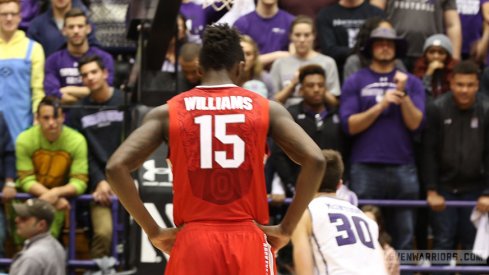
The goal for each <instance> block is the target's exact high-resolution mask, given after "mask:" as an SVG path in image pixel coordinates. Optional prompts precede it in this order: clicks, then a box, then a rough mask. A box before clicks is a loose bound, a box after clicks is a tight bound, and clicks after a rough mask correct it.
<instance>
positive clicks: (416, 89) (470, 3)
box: [0, 0, 489, 274]
mask: <svg viewBox="0 0 489 275" xmlns="http://www.w3.org/2000/svg"><path fill="white" fill-rule="evenodd" d="M220 5H224V4H223V2H219V1H216V3H214V5H210V6H207V5H204V3H203V1H199V0H195V1H192V0H183V1H182V4H181V7H180V13H179V15H178V17H177V24H176V26H177V30H176V31H175V32H174V33H175V36H174V38H173V39H172V40H171V42H170V45H169V47H168V49H167V52H166V54H165V55H164V56H165V60H164V63H163V64H162V67H161V70H162V72H165V73H168V74H170V75H172V76H173V75H175V73H176V75H177V77H174V78H170V79H172V80H173V81H175V82H176V83H177V84H176V85H168V84H165V86H168V87H177V88H178V91H176V92H182V91H185V90H188V89H190V88H192V87H195V86H197V85H198V84H199V83H200V74H199V71H198V64H199V63H198V58H199V56H198V52H199V51H200V43H201V35H202V32H203V29H204V28H205V25H206V24H210V23H214V22H224V23H228V24H231V25H233V26H235V27H236V28H237V29H238V30H239V31H240V32H241V34H242V38H241V46H242V48H243V52H244V61H245V64H244V74H243V77H242V79H241V83H237V84H239V85H241V86H243V87H245V88H247V89H249V90H251V91H254V92H256V93H259V94H261V95H262V96H264V97H266V98H268V99H270V100H275V101H277V102H280V103H281V104H283V105H284V106H285V107H286V108H287V109H288V110H289V112H290V114H291V115H292V117H293V118H294V120H295V121H296V122H297V123H298V124H299V125H300V126H301V127H302V128H303V129H304V130H305V131H306V132H307V133H308V134H309V135H310V136H311V137H312V138H313V140H314V141H315V142H316V143H317V144H318V145H319V147H320V148H321V149H335V150H338V151H339V152H341V154H342V156H343V159H344V160H345V165H346V172H345V176H344V183H345V185H346V186H347V187H348V188H350V189H351V190H352V191H353V192H354V193H355V194H356V196H358V198H360V199H400V200H402V199H406V200H414V199H426V200H427V202H428V204H429V206H430V208H431V209H424V208H422V209H420V210H419V211H417V213H416V211H415V210H413V209H410V208H395V209H383V212H382V213H383V215H384V226H383V229H385V232H384V233H385V234H387V233H388V234H389V235H390V236H391V237H392V239H390V238H385V239H383V240H382V241H381V242H382V245H383V246H385V247H387V248H390V249H392V247H393V248H394V249H400V250H411V249H414V248H417V249H428V248H433V249H443V250H450V249H455V248H457V247H461V248H462V249H464V250H470V249H472V247H473V245H474V240H475V234H476V228H475V227H474V225H473V224H472V222H471V221H470V215H471V212H472V209H457V208H446V207H445V201H446V200H471V201H477V206H476V211H479V212H481V213H487V212H489V136H488V135H489V124H488V123H489V99H488V98H486V97H487V95H489V68H487V69H486V68H485V67H486V64H487V62H488V59H487V58H489V57H488V55H487V52H488V48H489V1H488V0H435V1H418V0H370V1H368V0H339V1H335V0H316V1H297V0H280V1H279V0H256V1H253V0H249V1H247V0H234V5H233V6H232V8H230V9H229V11H228V7H225V8H224V9H222V10H221V9H219V8H220V7H221V6H220ZM96 30H97V26H96V24H94V23H92V22H91V20H90V1H82V0H50V1H41V0H39V1H33V0H31V1H27V0H25V1H17V0H0V138H1V139H0V165H1V166H0V182H2V185H3V189H2V194H3V199H4V201H5V202H7V201H10V200H11V199H13V198H14V197H15V195H16V192H26V193H30V194H31V195H32V196H34V197H39V198H41V199H43V200H46V201H48V202H50V203H51V204H52V205H53V206H54V207H55V208H56V209H57V214H56V215H55V217H54V221H53V224H52V226H51V233H52V234H53V235H54V236H58V235H59V232H60V230H61V227H62V226H63V224H64V222H63V221H64V218H65V217H64V212H66V210H67V209H69V202H68V199H69V198H70V197H75V196H78V195H80V194H84V193H88V194H92V195H93V197H94V203H93V204H90V217H91V222H90V223H91V225H92V228H93V230H92V231H93V233H92V234H93V238H92V243H91V251H90V256H91V257H92V258H100V257H103V256H110V247H111V236H112V230H113V225H112V224H111V223H110V222H108V221H111V212H110V209H109V208H108V206H109V205H110V196H112V195H113V193H112V191H111V189H110V186H109V184H108V183H107V181H106V179H105V174H104V169H105V164H106V162H107V160H108V158H109V157H110V155H111V154H112V153H113V152H114V150H115V149H116V148H117V147H118V145H119V144H120V142H121V141H122V139H123V127H122V125H123V123H124V115H123V112H122V111H121V109H120V108H119V107H121V106H122V105H124V99H123V94H122V92H120V91H119V89H118V88H119V87H114V84H115V83H120V81H119V82H117V81H115V80H114V75H115V67H116V65H117V64H116V63H117V61H114V53H113V52H109V51H106V50H104V45H103V43H100V42H99V41H98V40H97V38H96V35H95V34H96ZM161 103H164V102H161ZM62 107H63V108H62ZM63 125H67V126H64V127H63ZM270 152H271V154H270V157H269V158H268V160H267V164H266V171H265V172H266V175H267V181H268V183H269V186H268V190H269V193H270V198H271V199H272V209H273V211H274V214H273V215H274V216H273V215H272V216H273V217H278V218H280V213H281V207H284V200H285V198H286V197H292V196H293V195H294V192H295V189H294V183H295V180H296V178H297V173H298V167H297V165H296V164H295V163H294V162H293V161H292V160H290V159H289V158H288V157H287V155H286V154H284V153H283V152H282V151H281V149H280V148H278V147H277V146H275V145H274V144H270ZM346 193H347V196H352V194H351V193H348V191H346ZM353 196H354V195H353ZM352 200H353V201H355V199H352ZM8 205H9V204H5V205H4V208H5V210H6V213H8V215H7V217H3V214H4V211H0V243H3V242H5V240H6V238H7V235H8V236H13V237H14V238H13V239H14V241H13V242H14V243H15V244H16V245H17V246H19V247H20V246H21V244H22V241H23V240H22V238H20V237H19V236H16V234H15V223H17V222H19V220H20V219H15V217H14V216H15V212H14V211H11V210H10V211H9V209H8V208H9V207H8ZM275 208H276V209H275ZM368 209H370V211H371V212H375V213H374V214H375V215H376V218H377V219H379V217H378V215H377V214H378V211H377V209H374V210H372V209H371V208H368ZM376 211H377V212H376ZM428 215H430V216H431V217H432V218H431V224H429V222H428V220H430V219H429V218H428ZM272 220H273V219H272ZM8 225H10V226H8ZM430 226H431V228H432V234H433V237H434V239H433V244H432V245H430V246H428V244H427V243H426V240H427V235H428V233H427V232H428V228H429V227H430ZM8 227H10V232H9V234H7V233H6V232H7V228H8ZM391 246H392V247H391ZM3 248H4V246H3V245H0V257H2V256H3V257H5V256H12V255H7V254H6V253H5V251H4V250H3ZM285 251H286V250H285ZM284 254H285V253H284ZM284 258H287V257H286V256H285V257H284ZM284 261H285V262H284ZM281 263H282V264H283V266H284V270H285V269H286V268H285V266H289V265H290V266H292V265H293V264H292V261H291V260H290V259H288V260H287V259H286V260H281ZM284 270H282V271H283V272H285V271H284ZM391 270H392V272H391V274H397V273H399V267H398V265H397V267H394V268H391Z"/></svg>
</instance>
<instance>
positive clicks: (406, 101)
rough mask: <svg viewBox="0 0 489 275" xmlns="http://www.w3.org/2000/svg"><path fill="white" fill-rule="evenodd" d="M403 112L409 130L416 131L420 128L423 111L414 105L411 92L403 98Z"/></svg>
mask: <svg viewBox="0 0 489 275" xmlns="http://www.w3.org/2000/svg"><path fill="white" fill-rule="evenodd" d="M401 113H402V119H403V120H404V124H405V125H406V127H407V128H408V129H409V130H411V131H414V130H416V129H418V127H419V126H420V125H421V121H422V120H423V112H421V110H419V109H418V108H417V107H416V106H415V105H414V103H413V101H412V100H411V97H410V96H409V93H407V94H406V96H404V97H403V98H402V100H401Z"/></svg>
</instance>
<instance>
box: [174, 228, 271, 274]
mask: <svg viewBox="0 0 489 275" xmlns="http://www.w3.org/2000/svg"><path fill="white" fill-rule="evenodd" d="M165 274H166V275H180V274H181V275H192V274H197V275H220V274H222V275H238V274H242V275H273V274H276V269H275V264H274V258H273V255H272V253H271V248H270V245H269V244H268V243H267V241H266V236H265V234H264V233H263V231H261V230H260V229H259V228H258V227H257V226H256V225H255V224H254V223H252V222H251V221H248V222H229V223H226V222H223V223H211V222H208V223H206V222H193V223H188V224H185V226H184V227H183V228H182V230H181V231H179V232H178V233H177V238H176V241H175V244H174V246H173V248H172V250H171V253H170V260H169V262H168V264H167V266H166V270H165Z"/></svg>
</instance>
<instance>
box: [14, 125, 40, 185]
mask: <svg viewBox="0 0 489 275" xmlns="http://www.w3.org/2000/svg"><path fill="white" fill-rule="evenodd" d="M25 134H26V133H25V132H24V133H21V134H20V135H19V137H18V138H17V142H16V146H15V164H16V168H17V176H18V183H17V187H19V188H20V189H22V190H23V191H24V192H29V189H30V188H31V187H32V186H33V185H34V184H36V183H37V181H36V176H35V175H34V164H33V163H32V159H31V150H30V149H29V145H30V143H32V140H29V137H28V136H26V135H25Z"/></svg>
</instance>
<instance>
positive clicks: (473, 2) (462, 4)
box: [457, 0, 481, 15]
mask: <svg viewBox="0 0 489 275" xmlns="http://www.w3.org/2000/svg"><path fill="white" fill-rule="evenodd" d="M480 5H481V3H480V0H457V11H458V13H459V14H463V15H475V14H477V13H479V10H480Z"/></svg>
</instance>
